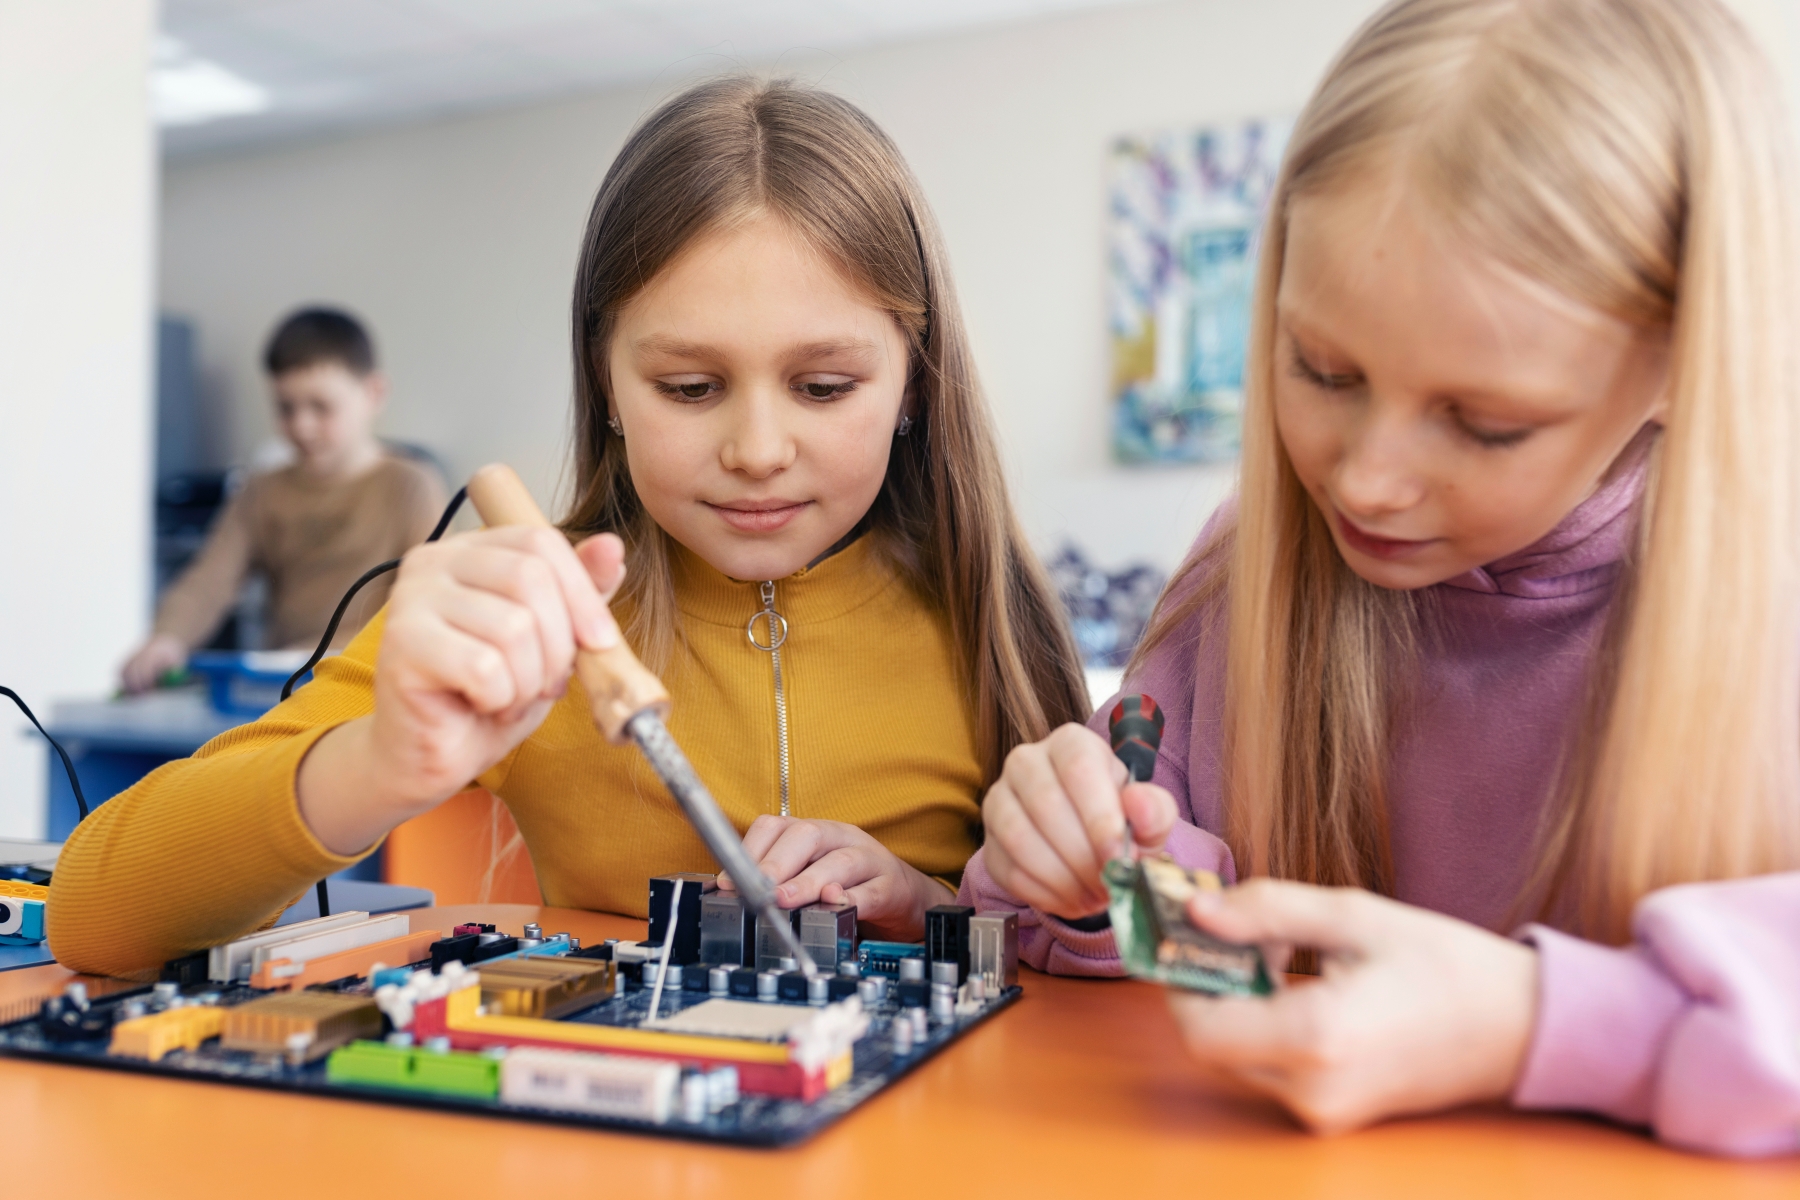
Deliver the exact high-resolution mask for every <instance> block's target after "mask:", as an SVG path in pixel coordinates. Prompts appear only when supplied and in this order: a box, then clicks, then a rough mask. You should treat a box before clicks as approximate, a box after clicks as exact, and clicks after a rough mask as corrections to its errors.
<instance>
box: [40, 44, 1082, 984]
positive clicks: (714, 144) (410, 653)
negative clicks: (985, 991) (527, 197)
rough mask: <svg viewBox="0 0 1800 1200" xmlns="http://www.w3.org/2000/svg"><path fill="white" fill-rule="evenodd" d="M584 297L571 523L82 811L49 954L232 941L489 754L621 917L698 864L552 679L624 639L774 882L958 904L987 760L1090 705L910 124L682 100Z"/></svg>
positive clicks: (370, 633)
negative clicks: (981, 381) (970, 333)
mask: <svg viewBox="0 0 1800 1200" xmlns="http://www.w3.org/2000/svg"><path fill="white" fill-rule="evenodd" d="M447 250H448V248H447ZM573 317H574V320H573V334H574V358H575V382H576V396H575V412H576V464H575V477H576V489H575V490H576V499H575V503H574V507H573V511H572V512H571V513H570V514H569V517H568V519H567V526H566V528H567V535H568V536H566V537H565V536H564V535H563V534H561V533H554V532H551V531H543V530H540V531H529V530H520V529H494V530H485V531H481V532H478V533H471V534H466V535H463V536H458V537H450V538H446V539H444V540H443V541H441V542H438V543H435V544H432V545H426V546H421V547H418V548H416V549H415V550H413V551H412V552H410V553H409V554H408V555H407V556H406V558H405V561H404V563H403V565H402V566H401V568H400V572H399V577H398V579H397V581H396V583H395V586H394V590H393V595H392V599H391V602H390V603H389V605H388V607H387V609H386V610H385V612H384V614H383V615H382V616H381V617H378V618H377V619H376V620H375V621H374V622H373V623H372V624H371V625H370V626H369V627H368V628H367V629H366V630H365V631H364V632H363V633H362V634H361V635H360V636H359V637H358V638H357V639H356V640H355V641H354V642H353V643H352V644H351V645H350V647H349V648H348V649H347V651H346V652H345V653H344V654H343V656H341V657H339V658H335V659H330V660H327V661H326V662H325V663H324V664H323V665H322V666H321V667H320V668H319V671H318V677H317V679H316V680H315V681H314V682H312V683H310V684H308V685H307V686H306V687H303V688H301V689H300V690H299V691H298V692H296V693H295V694H294V696H293V698H292V699H291V700H289V701H287V702H286V703H284V704H281V705H280V706H278V707H277V708H275V709H274V710H272V711H271V712H270V713H269V714H268V715H267V716H266V717H264V718H263V719H261V720H259V721H257V722H255V723H253V724H251V725H247V726H245V727H243V728H241V729H238V730H234V731H232V732H230V733H228V734H226V735H224V736H222V737H220V738H218V739H216V740H215V741H214V742H212V743H211V744H209V745H208V746H206V747H204V748H203V749H202V750H201V751H200V752H199V753H198V754H196V755H195V756H194V757H193V758H192V759H189V760H185V761H182V762H180V763H175V764H171V765H169V766H167V767H165V768H163V769H162V770H160V771H157V772H156V773H154V774H152V775H151V776H149V777H148V778H146V779H145V780H144V781H143V782H141V783H140V784H139V785H138V786H136V787H134V788H133V789H131V790H130V791H128V792H126V793H124V794H123V795H121V796H119V797H117V798H115V799H113V800H112V801H110V802H109V803H107V804H106V805H105V806H104V807H103V808H101V809H99V810H98V811H97V812H96V814H95V815H94V816H93V817H92V818H91V819H89V820H88V821H86V822H84V823H83V824H82V825H81V826H80V827H79V828H78V829H77V831H76V832H75V834H74V836H73V837H72V838H71V839H70V841H69V843H68V845H67V847H66V848H65V850H64V852H63V857H62V860H61V862H60V864H59V866H58V868H57V872H56V876H55V882H54V883H53V885H52V892H53V897H52V898H53V903H52V905H51V909H52V911H53V913H54V914H55V915H54V916H53V917H52V919H51V928H50V931H49V932H50V941H51V945H52V948H53V949H54V950H55V952H56V954H57V956H58V958H59V959H60V960H61V961H62V962H64V963H67V964H69V965H71V966H75V967H77V968H79V969H83V970H90V971H101V972H106V973H109V974H121V973H127V972H133V971H140V970H145V969H148V968H152V967H154V966H156V965H157V964H159V963H161V962H163V961H164V960H166V959H169V958H171V957H174V956H176V955H179V954H184V953H188V952H191V951H194V950H196V949H199V948H201V947H205V946H209V945H213V944H216V943H217V942H219V941H221V940H224V939H228V938H231V937H235V936H238V935H240V934H242V933H244V932H246V931H248V930H250V929H253V928H255V927H257V926H258V925H261V924H263V923H265V922H268V921H271V920H273V919H274V917H275V916H276V914H278V913H279V912H280V911H281V910H282V909H283V908H284V907H285V906H286V905H287V904H288V903H290V902H291V901H292V900H293V899H294V898H295V897H296V896H297V895H298V894H300V893H301V892H303V891H304V890H305V889H306V888H307V887H309V886H310V885H311V884H312V882H313V881H314V880H316V879H318V878H320V877H321V876H323V875H326V874H328V873H330V872H332V871H335V870H337V869H339V868H340V867H343V866H345V865H346V864H348V863H351V862H354V861H355V860H356V859H358V858H360V857H361V856H363V855H365V854H367V853H369V852H370V851H371V850H372V849H373V848H374V846H375V845H377V844H378V843H379V842H380V840H381V838H382V836H383V835H384V834H386V833H387V831H388V830H390V829H392V828H393V827H394V826H396V825H398V824H399V823H400V822H402V821H404V820H406V819H407V818H409V817H411V816H415V815H417V814H419V813H422V812H425V811H427V810H429V809H430V808H432V807H433V806H434V805H437V804H439V803H441V802H442V801H443V800H445V799H446V798H448V797H449V796H451V795H453V794H454V793H456V792H457V791H459V790H461V789H463V788H464V787H466V786H468V785H469V782H470V781H471V780H476V781H479V782H480V783H482V784H483V785H485V786H487V787H488V788H490V789H491V790H493V791H494V792H495V793H497V794H498V795H499V796H500V797H501V798H502V799H503V800H505V802H506V803H507V804H508V805H509V806H510V808H511V809H512V812H513V814H514V816H515V817H516V819H517V821H518V825H519V829H520V831H521V833H522V834H523V836H524V839H525V841H526V844H527V845H528V847H529V848H530V851H531V855H532V859H533V862H534V865H535V866H536V869H537V874H538V878H539V880H540V881H541V883H542V886H543V889H544V897H545V900H546V901H547V902H549V903H550V904H553V905H561V906H569V907H578V908H590V909H604V910H608V911H613V912H622V913H632V914H638V915H641V914H643V912H644V911H645V908H646V903H647V900H646V893H647V888H646V884H645V881H646V879H647V878H648V877H649V876H653V875H658V874H662V873H664V872H669V871H683V870H711V869H715V868H714V866H713V864H712V862H711V860H710V858H709V856H708V855H707V854H706V851H705V849H704V847H703V846H702V845H701V843H700V841H699V840H698V838H697V837H696V836H695V835H694V833H693V831H692V830H691V829H690V828H689V827H688V825H687V823H686V821H685V820H684V819H683V817H682V815H681V812H680V810H679V809H678V808H677V807H676V806H675V805H674V803H673V801H672V799H671V798H670V797H669V796H668V794H667V793H666V791H665V790H664V789H663V788H662V786H661V784H660V783H659V782H658V781H657V780H656V778H655V777H654V776H653V775H652V774H651V773H650V772H649V771H648V770H647V768H646V767H645V766H644V764H643V763H642V762H641V761H640V760H639V757H638V756H637V755H636V753H635V752H633V751H632V750H631V749H629V748H621V747H614V746H609V745H607V744H606V743H605V742H604V741H603V740H602V738H601V737H600V735H599V734H598V733H597V732H596V731H595V729H594V727H593V724H592V722H591V720H590V718H589V716H588V706H587V701H586V699H585V698H584V697H583V696H581V695H579V694H574V693H579V691H580V688H579V685H577V686H575V687H573V688H571V686H570V670H571V666H572V663H573V659H574V655H575V651H576V648H577V647H580V646H585V647H593V648H605V647H608V646H611V645H613V644H615V643H616V642H617V640H618V639H619V638H620V637H621V636H623V637H624V638H625V639H626V640H627V641H629V642H630V643H631V644H632V645H633V646H634V647H635V648H636V650H637V651H638V653H639V654H640V655H642V656H643V657H644V658H645V659H646V660H647V661H648V662H649V663H650V664H651V665H652V667H653V668H655V669H657V670H659V671H661V672H662V673H663V674H664V676H665V679H666V682H667V683H668V685H669V688H670V691H671V693H672V695H673V697H674V702H675V706H674V715H673V718H672V723H671V730H672V732H673V733H674V734H675V736H676V737H677V739H679V741H680V742H681V743H682V745H683V746H684V748H685V749H686V750H687V752H688V754H689V756H690V757H691V758H692V759H693V762H694V764H695V766H696V768H697V769H698V770H699V772H700V774H701V775H702V776H703V777H704V778H705V779H706V780H707V781H708V782H709V784H710V785H711V787H712V790H713V791H714V792H715V793H716V794H717V796H718V797H719V799H720V800H721V802H722V803H723V805H724V807H725V809H726V811H727V813H728V814H729V815H730V816H731V817H732V818H733V819H734V820H735V821H736V822H737V824H738V826H739V828H740V829H747V830H748V834H749V836H748V839H747V840H748V845H749V847H750V849H751V851H752V853H753V854H754V855H756V856H758V857H759V859H760V861H761V863H762V866H763V868H764V869H765V870H766V871H768V872H769V873H770V874H771V876H772V877H773V879H774V880H775V882H776V883H778V884H780V885H781V889H780V898H781V901H782V903H783V904H785V905H786V906H788V907H796V906H799V905H803V904H808V903H812V902H815V901H818V900H821V899H823V900H827V901H837V900H845V899H847V900H849V901H850V902H851V903H854V904H856V905H857V906H858V910H859V916H860V917H861V920H862V922H863V924H864V926H865V927H866V928H867V929H868V930H869V931H870V932H872V933H878V934H886V935H888V936H899V937H916V936H919V934H920V933H921V931H922V927H923V913H924V910H925V909H926V908H927V907H929V906H930V905H932V904H936V903H941V902H947V901H949V900H950V899H952V897H953V895H954V887H955V881H956V880H957V878H958V876H959V875H960V872H961V870H962V867H963V864H964V862H965V861H966V860H967V858H968V856H969V855H970V853H971V852H972V851H973V850H974V849H975V846H976V844H977V839H978V836H979V830H980V810H979V808H978V807H977V802H978V799H979V797H980V795H981V792H982V790H983V788H984V787H985V786H986V785H987V784H988V783H989V782H990V781H991V780H992V779H993V778H994V777H995V776H996V775H997V774H998V771H999V768H1000V764H1001V761H1002V759H1003V757H1004V755H1005V754H1006V753H1007V751H1008V750H1010V749H1011V748H1012V747H1013V746H1014V745H1016V744H1018V743H1019V742H1021V741H1025V740H1030V739H1033V738H1040V737H1043V736H1045V735H1046V734H1047V733H1048V732H1049V731H1050V730H1051V729H1052V728H1054V727H1055V726H1056V725H1058V724H1060V723H1062V722H1065V721H1069V720H1072V719H1080V717H1081V716H1082V715H1083V714H1084V713H1085V712H1086V701H1085V695H1084V692H1083V684H1082V679H1081V674H1080V669H1079V663H1078V661H1077V659H1076V656H1075V653H1074V649H1073V645H1072V642H1071V640H1070V638H1069V637H1068V635H1067V633H1066V631H1065V629H1064V626H1063V623H1062V619H1061V617H1060V611H1059V609H1058V607H1057V603H1056V599H1055V596H1054V594H1053V593H1052V592H1051V591H1050V590H1049V588H1048V587H1047V585H1046V583H1045V580H1044V577H1043V575H1042V573H1041V572H1040V570H1039V568H1038V567H1037V565H1036V563H1035V561H1034V560H1033V558H1032V555H1031V553H1030V551H1029V550H1028V548H1027V547H1026V545H1025V543H1024V540H1023V538H1022V537H1021V536H1020V533H1019V530H1018V527H1017V524H1016V522H1015V520H1014V518H1013V515H1012V512H1011V510H1010V508H1009V506H1008V503H1007V500H1006V494H1005V489H1004V487H1003V484H1002V479H1001V474H1000V468H999V464H998V456H997V454H996V451H995V446H994V440H993V436H992V433H991V431H990V428H989V425H988V419H987V415H986V412H985V408H984V406H983V402H982V399H981V395H980V390H979V388H978V385H977V383H976V379H975V372H974V368H973V365H972V364H971V362H970V358H969V352H968V344H967V340H966V338H965V335H964V332H963V327H962V321H961V318H960V315H959V313H958V310H957V307H956V302H955V299H954V297H953V295H952V292H951V290H950V283H949V271H948V268H947V265H946V263H945V259H944V253H943V249H942V246H941V243H940V240H939V237H938V233H937V230H936V227H935V225H934V224H933V223H932V220H931V216H930V213H929V211H928V210H927V208H926V206H925V202H924V199H923V198H922V197H921V195H920V194H919V190H918V187H917V185H916V183H915V182H914V181H913V179H912V176H911V174H910V172H909V171H908V170H907V168H906V166H905V164H904V163H903V162H902V160H901V158H900V156H899V154H898V152H897V151H896V150H895V149H894V147H893V145H892V143H890V142H889V141H888V139H887V138H886V137H885V135H883V134H882V133H881V131H880V130H879V129H877V128H876V127H875V125H874V124H873V123H872V122H871V121H869V119H868V118H867V117H866V116H864V115H863V114H862V113H861V112H860V111H858V110H857V109H856V108H854V107H853V106H851V105H850V104H848V103H846V102H844V101H842V100H840V99H837V98H835V97H833V96H830V95H828V94H826V93H823V92H820V91H816V90H812V89H808V88H804V87H799V86H795V85H792V84H787V83H759V82H755V81H751V80H745V79H728V80H723V81H717V82H712V83H708V84H703V85H700V86H698V87H695V88H693V89H691V90H689V91H687V92H685V93H683V94H682V95H680V96H678V97H676V98H675V99H673V100H671V101H670V102H668V103H667V104H665V105H664V106H663V107H662V108H660V109H659V110H657V111H656V112H655V113H653V114H652V115H651V116H650V117H649V118H648V119H647V120H646V121H645V122H644V124H643V125H642V126H641V127H640V128H639V129H638V130H637V131H636V132H635V133H634V134H633V135H632V137H631V138H630V140H629V141H628V142H627V143H626V145H625V147H624V149H623V150H622V151H621V152H620V154H619V156H618V158H617V160H616V161H615V162H614V163H613V165H612V168H611V170H610V171H609V172H608V174H607V177H606V179H605V181H604V183H603V184H602V185H601V188H600V192H599V195H598V196H597V198H596V200H595V202H594V207H593V212H592V215H591V217H590V219H589V221H588V226H587V232H586V237H585V240H584V243H583V245H582V249H581V255H580V262H579V266H578V268H577V271H576V279H575V295H574V305H573ZM627 568H628V569H627Z"/></svg>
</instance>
